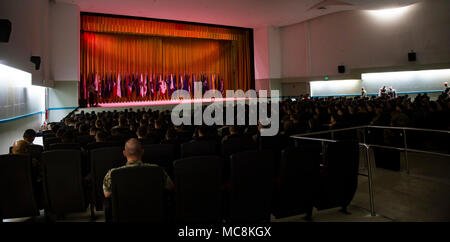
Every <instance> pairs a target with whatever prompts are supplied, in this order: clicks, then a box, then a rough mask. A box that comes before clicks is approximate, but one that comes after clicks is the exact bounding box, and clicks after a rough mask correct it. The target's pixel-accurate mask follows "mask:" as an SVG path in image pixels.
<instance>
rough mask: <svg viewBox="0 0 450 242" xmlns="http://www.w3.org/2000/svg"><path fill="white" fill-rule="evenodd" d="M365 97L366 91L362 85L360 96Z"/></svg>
mask: <svg viewBox="0 0 450 242" xmlns="http://www.w3.org/2000/svg"><path fill="white" fill-rule="evenodd" d="M366 97H367V91H366V89H365V88H364V87H361V98H363V99H364V98H366Z"/></svg>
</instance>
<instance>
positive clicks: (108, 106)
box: [77, 98, 250, 113]
mask: <svg viewBox="0 0 450 242" xmlns="http://www.w3.org/2000/svg"><path fill="white" fill-rule="evenodd" d="M249 99H250V98H215V99H211V98H202V99H188V100H161V101H138V102H123V103H99V104H98V106H97V107H87V108H80V109H79V111H78V112H80V111H84V112H92V111H94V112H102V111H112V110H118V111H121V110H124V109H129V108H133V109H134V110H137V109H149V108H151V109H152V110H160V111H164V110H171V109H172V108H173V107H174V106H176V105H178V104H182V103H183V104H187V103H190V104H194V103H202V104H204V105H205V104H210V103H213V102H230V101H234V102H235V101H242V100H244V101H248V100H249ZM78 112H77V113H78Z"/></svg>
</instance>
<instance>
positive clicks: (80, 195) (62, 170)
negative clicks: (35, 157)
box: [42, 150, 87, 215]
mask: <svg viewBox="0 0 450 242" xmlns="http://www.w3.org/2000/svg"><path fill="white" fill-rule="evenodd" d="M42 161H43V163H44V190H45V192H46V197H47V204H48V206H49V207H48V209H49V210H50V211H51V212H53V213H55V214H58V215H63V214H65V213H74V212H83V211H85V210H86V208H87V204H86V202H85V196H84V189H83V183H82V182H83V180H82V175H81V152H80V151H79V150H51V151H45V152H43V153H42Z"/></svg>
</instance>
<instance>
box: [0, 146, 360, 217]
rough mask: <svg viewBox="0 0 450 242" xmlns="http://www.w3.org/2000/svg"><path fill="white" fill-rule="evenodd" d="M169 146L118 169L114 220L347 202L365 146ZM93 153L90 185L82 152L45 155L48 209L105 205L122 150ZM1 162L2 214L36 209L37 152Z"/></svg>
mask: <svg viewBox="0 0 450 242" xmlns="http://www.w3.org/2000/svg"><path fill="white" fill-rule="evenodd" d="M163 146H165V147H166V148H167V150H164V148H163ZM169 146H170V145H153V146H150V147H151V148H150V149H149V147H146V146H144V149H145V150H146V152H145V153H147V155H148V157H145V158H144V159H143V160H144V162H150V163H154V162H155V161H158V163H159V165H160V166H161V167H146V168H142V167H132V168H126V169H120V170H116V171H114V172H113V173H112V181H113V184H112V191H113V193H112V194H113V195H112V209H113V219H114V221H168V220H169V221H173V220H175V221H180V222H219V221H224V220H225V221H240V222H256V221H268V220H270V214H273V215H274V216H275V217H277V218H280V217H286V216H292V215H298V214H304V213H306V214H308V215H309V216H310V215H311V213H312V208H313V207H316V208H318V209H319V210H320V209H327V208H332V207H340V206H342V207H346V206H348V205H349V204H350V202H351V200H352V198H353V196H354V193H355V191H356V187H357V174H358V164H359V147H358V144H357V142H354V141H341V142H337V143H330V144H329V145H327V146H326V149H325V150H326V151H325V153H326V156H322V155H321V154H322V153H323V152H324V150H323V149H322V147H321V146H320V145H319V146H318V145H317V144H309V143H302V144H299V145H297V146H292V147H288V148H286V149H284V150H283V151H282V152H281V155H279V154H277V153H276V152H273V151H272V150H247V151H239V152H234V153H232V154H231V155H230V156H225V157H220V156H216V155H201V156H191V157H188V158H181V159H179V158H176V157H170V154H174V153H173V152H172V153H171V152H168V151H170V150H169V149H170V148H169ZM89 155H90V162H91V179H92V189H86V186H85V180H83V177H82V168H81V167H82V155H81V151H79V150H75V149H74V150H67V149H62V150H50V151H45V152H43V153H42V156H41V158H42V163H43V170H44V174H43V190H44V197H45V206H44V208H45V209H46V211H47V212H50V213H53V214H58V215H62V214H66V213H73V212H83V211H86V209H87V207H88V204H89V203H91V205H92V206H95V207H96V209H97V210H102V209H103V208H102V204H103V200H104V197H103V192H102V182H103V177H104V176H105V174H106V172H107V171H108V170H109V169H111V168H114V167H119V166H121V165H123V164H124V163H125V160H124V159H122V158H121V157H122V148H121V147H103V148H98V149H93V150H91V152H90V154H89ZM277 155H279V157H276V156H277ZM276 162H279V164H278V167H277V165H276ZM0 166H1V167H0V172H1V174H0V179H1V188H0V189H1V190H0V191H1V195H2V196H1V200H2V201H1V203H0V204H1V206H2V207H1V210H0V211H1V213H0V217H1V218H14V217H24V216H35V215H37V214H38V205H37V201H36V199H35V198H34V196H33V189H34V188H33V185H32V183H33V181H32V175H31V160H30V157H28V156H17V155H3V156H0ZM141 168H142V169H141ZM162 169H167V170H168V171H170V170H171V169H172V171H171V172H170V173H172V177H173V178H174V181H175V192H174V199H173V202H174V204H173V206H171V205H170V201H169V202H167V200H165V199H164V196H163V192H162V191H163V184H162V183H161V181H162V179H159V178H158V177H160V176H161V174H162ZM274 170H275V171H276V172H274ZM172 211H174V213H172Z"/></svg>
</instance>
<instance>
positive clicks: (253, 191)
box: [229, 150, 274, 222]
mask: <svg viewBox="0 0 450 242" xmlns="http://www.w3.org/2000/svg"><path fill="white" fill-rule="evenodd" d="M273 163H274V162H273V153H272V152H270V151H257V150H252V151H245V152H241V153H236V154H233V155H232V156H231V169H230V170H231V191H230V215H229V219H230V221H232V222H260V221H270V212H271V211H270V210H271V209H270V208H271V202H272V188H273V183H272V181H273V180H272V174H273V169H274V164H273Z"/></svg>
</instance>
